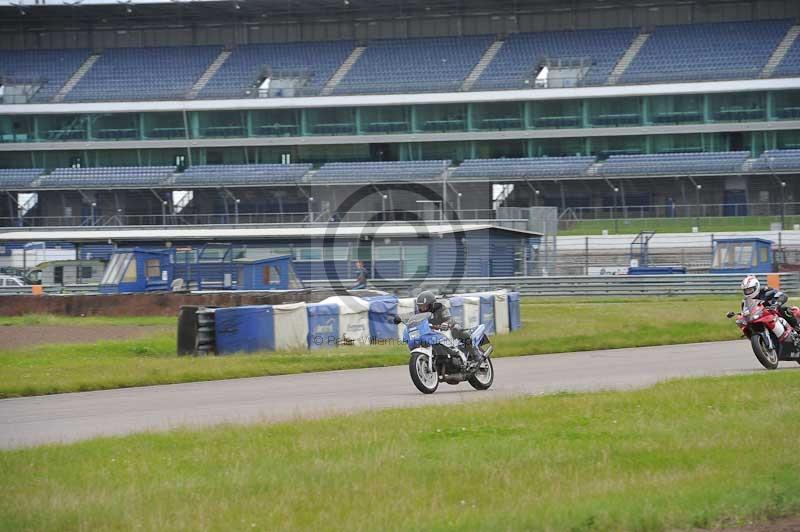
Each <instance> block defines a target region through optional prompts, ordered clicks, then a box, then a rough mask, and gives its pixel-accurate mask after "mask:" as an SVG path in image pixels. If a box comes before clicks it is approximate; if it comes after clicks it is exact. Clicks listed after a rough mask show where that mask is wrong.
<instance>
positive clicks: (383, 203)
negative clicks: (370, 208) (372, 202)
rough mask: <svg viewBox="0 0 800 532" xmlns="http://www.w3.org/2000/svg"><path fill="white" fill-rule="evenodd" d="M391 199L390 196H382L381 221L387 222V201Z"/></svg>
mask: <svg viewBox="0 0 800 532" xmlns="http://www.w3.org/2000/svg"><path fill="white" fill-rule="evenodd" d="M387 199H389V196H387V195H386V194H381V219H382V220H384V221H386V219H387V216H386V200H387Z"/></svg>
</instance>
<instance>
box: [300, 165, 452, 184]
mask: <svg viewBox="0 0 800 532" xmlns="http://www.w3.org/2000/svg"><path fill="white" fill-rule="evenodd" d="M450 163H451V161H444V160H435V161H393V162H364V163H328V164H326V165H323V166H322V167H321V168H320V169H319V170H318V171H317V173H316V174H314V175H313V178H312V180H313V181H342V182H352V181H423V180H434V179H438V178H440V177H442V174H444V171H445V170H446V169H447V167H448V165H450Z"/></svg>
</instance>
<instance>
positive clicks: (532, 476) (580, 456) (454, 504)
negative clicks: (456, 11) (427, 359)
mask: <svg viewBox="0 0 800 532" xmlns="http://www.w3.org/2000/svg"><path fill="white" fill-rule="evenodd" d="M476 393H477V392H476ZM798 427H800V371H776V372H769V373H767V372H763V373H760V374H755V375H747V376H737V377H726V378H716V379H698V380H681V381H673V382H668V383H663V384H659V385H657V386H655V387H653V388H649V389H645V390H638V391H633V392H605V393H596V394H558V395H553V396H544V397H525V398H517V399H507V400H502V401H485V402H475V403H466V404H460V405H451V406H446V407H445V406H439V407H433V406H431V407H424V408H420V409H403V410H384V411H378V412H370V413H364V414H358V415H353V416H346V417H336V418H331V419H325V420H315V421H299V422H294V423H285V424H279V425H256V426H250V427H226V426H223V427H217V428H213V429H205V430H199V431H190V430H177V431H173V432H169V433H161V434H140V435H134V436H128V437H121V438H104V439H96V440H91V441H87V442H83V443H79V444H73V445H69V446H47V447H38V448H34V449H28V450H15V451H6V452H2V453H0V471H2V475H3V477H2V478H3V485H4V492H3V497H2V498H0V529H3V530H117V529H126V530H133V529H142V530H199V529H202V530H224V531H227V530H244V529H248V530H274V529H281V530H403V531H406V530H444V529H448V530H451V529H452V530H555V531H562V530H572V531H589V530H636V531H661V530H687V529H695V528H698V527H701V528H707V527H713V526H717V525H733V524H739V523H742V522H747V521H750V520H762V519H770V518H773V517H777V516H782V515H796V514H797V513H798V512H800V461H798V459H797V442H798V436H800V432H798Z"/></svg>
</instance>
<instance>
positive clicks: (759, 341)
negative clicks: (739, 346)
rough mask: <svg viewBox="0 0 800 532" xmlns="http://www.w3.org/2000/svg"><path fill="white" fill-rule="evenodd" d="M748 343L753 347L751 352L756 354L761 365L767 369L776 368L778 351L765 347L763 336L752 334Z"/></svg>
mask: <svg viewBox="0 0 800 532" xmlns="http://www.w3.org/2000/svg"><path fill="white" fill-rule="evenodd" d="M750 345H751V347H752V348H753V354H755V355H756V358H757V359H758V361H759V362H760V363H761V365H762V366H764V367H765V368H767V369H776V368H777V367H778V353H777V352H776V351H775V349H770V348H768V347H767V345H766V342H764V337H763V336H761V335H760V334H754V335H753V336H752V337H750Z"/></svg>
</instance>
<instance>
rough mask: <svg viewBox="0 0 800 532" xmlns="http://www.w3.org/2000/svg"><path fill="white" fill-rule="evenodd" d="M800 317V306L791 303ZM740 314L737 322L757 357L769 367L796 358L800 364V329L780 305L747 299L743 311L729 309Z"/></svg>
mask: <svg viewBox="0 0 800 532" xmlns="http://www.w3.org/2000/svg"><path fill="white" fill-rule="evenodd" d="M789 310H790V312H792V313H793V314H794V315H795V316H796V317H798V318H800V308H798V307H791V308H790V309H789ZM727 317H728V318H733V317H736V325H738V326H739V328H740V329H741V330H742V334H743V335H744V336H745V337H747V338H748V339H749V340H750V346H751V347H752V348H753V353H754V354H755V355H756V358H757V359H758V361H759V362H760V363H761V365H762V366H764V367H765V368H767V369H775V368H777V367H778V362H779V361H781V360H789V361H791V360H794V361H795V362H797V363H798V364H800V333H798V332H797V331H795V330H794V329H793V328H792V326H791V325H789V322H787V321H786V319H785V318H784V317H783V316H781V312H780V309H779V308H777V307H774V306H768V305H765V304H764V302H763V301H759V300H752V301H749V300H748V301H745V303H744V305H743V308H742V311H741V312H728V314H727Z"/></svg>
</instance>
